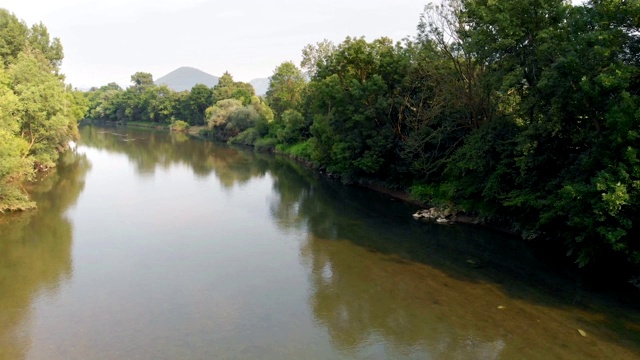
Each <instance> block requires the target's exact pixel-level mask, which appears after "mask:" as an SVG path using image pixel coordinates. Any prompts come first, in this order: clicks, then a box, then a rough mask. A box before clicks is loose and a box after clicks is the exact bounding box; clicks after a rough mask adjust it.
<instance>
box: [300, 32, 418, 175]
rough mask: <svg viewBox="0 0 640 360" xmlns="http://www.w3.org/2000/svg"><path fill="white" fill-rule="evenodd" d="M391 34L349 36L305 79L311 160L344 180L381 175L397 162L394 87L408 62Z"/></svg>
mask: <svg viewBox="0 0 640 360" xmlns="http://www.w3.org/2000/svg"><path fill="white" fill-rule="evenodd" d="M405 55H406V54H405V52H404V50H403V49H402V48H401V47H400V46H395V45H394V44H393V43H392V42H391V40H390V39H388V38H381V39H377V40H374V41H373V42H370V43H369V42H367V41H365V40H364V39H363V38H347V39H346V40H345V41H344V42H343V43H341V44H340V45H339V46H338V47H337V49H336V50H335V51H334V52H333V53H332V54H331V56H329V57H328V58H327V59H325V60H326V61H324V62H323V63H322V64H321V65H320V66H319V67H318V69H316V72H315V75H314V77H313V78H312V79H311V83H310V84H309V96H310V111H311V112H312V114H313V119H314V120H313V125H312V126H311V134H312V135H313V137H314V139H313V149H314V150H313V160H314V161H316V162H318V163H319V164H321V165H323V166H326V168H327V170H328V171H329V172H332V173H336V174H339V175H340V176H341V177H342V179H343V180H344V181H352V180H353V179H354V178H355V177H359V176H382V175H383V173H384V172H385V171H390V170H391V169H392V166H391V165H392V164H393V163H394V162H395V161H394V160H395V156H396V154H395V152H394V151H393V144H394V142H395V140H396V139H395V134H394V130H393V124H392V121H393V119H397V107H396V101H397V100H398V98H397V93H396V89H397V88H398V86H399V85H400V83H401V82H402V79H403V77H404V73H405V72H406V66H407V65H408V62H407V61H406V60H407V58H406V56H405Z"/></svg>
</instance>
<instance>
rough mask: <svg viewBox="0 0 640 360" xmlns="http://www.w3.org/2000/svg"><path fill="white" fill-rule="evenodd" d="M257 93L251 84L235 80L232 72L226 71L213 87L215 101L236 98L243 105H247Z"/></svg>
mask: <svg viewBox="0 0 640 360" xmlns="http://www.w3.org/2000/svg"><path fill="white" fill-rule="evenodd" d="M255 94H256V92H255V90H254V89H253V86H252V85H251V84H249V83H244V82H236V81H233V77H232V76H231V74H229V72H226V71H225V73H224V74H223V75H222V77H220V80H219V81H218V84H217V85H216V86H214V87H213V102H214V103H216V102H218V101H220V100H225V99H236V100H240V101H241V102H242V103H243V105H247V104H249V103H250V102H251V98H252V97H253V96H254V95H255Z"/></svg>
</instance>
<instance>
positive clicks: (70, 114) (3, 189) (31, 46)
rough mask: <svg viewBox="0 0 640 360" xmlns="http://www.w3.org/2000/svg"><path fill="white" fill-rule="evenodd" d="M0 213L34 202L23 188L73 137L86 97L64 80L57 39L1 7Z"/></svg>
mask: <svg viewBox="0 0 640 360" xmlns="http://www.w3.org/2000/svg"><path fill="white" fill-rule="evenodd" d="M0 58H1V59H2V64H1V66H0V212H3V211H14V210H25V209H29V208H32V207H34V206H35V203H33V202H32V201H30V200H29V198H28V196H27V194H26V192H25V191H24V190H23V189H22V185H21V184H22V182H23V181H26V180H30V179H32V178H33V177H34V176H35V173H36V171H45V170H47V169H49V168H52V167H54V166H55V164H56V160H57V159H58V155H59V153H60V152H62V151H64V150H65V149H66V148H67V147H68V143H69V141H70V140H73V139H75V138H76V137H77V121H78V120H79V119H80V118H82V117H83V116H84V113H85V111H86V108H87V106H86V100H85V98H84V96H82V95H81V94H80V93H78V92H77V91H73V90H71V89H70V88H68V87H67V86H65V84H64V82H63V80H62V79H63V76H62V75H61V74H60V73H59V66H60V63H61V61H62V58H63V54H62V45H61V44H60V41H59V40H58V39H53V40H50V38H49V33H48V31H47V28H46V27H45V26H44V25H43V24H41V23H40V24H36V25H33V26H32V27H31V28H28V27H27V25H26V24H25V23H24V22H22V21H20V20H18V19H17V18H16V17H15V15H13V14H11V13H9V12H8V11H6V10H4V9H0Z"/></svg>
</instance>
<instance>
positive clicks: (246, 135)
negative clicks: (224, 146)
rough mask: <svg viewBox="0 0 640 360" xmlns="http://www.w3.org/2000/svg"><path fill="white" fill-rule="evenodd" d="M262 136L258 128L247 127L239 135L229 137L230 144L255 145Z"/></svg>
mask: <svg viewBox="0 0 640 360" xmlns="http://www.w3.org/2000/svg"><path fill="white" fill-rule="evenodd" d="M259 138H260V134H259V133H258V130H256V128H250V129H247V130H245V131H243V132H241V133H240V134H238V135H237V136H234V137H232V138H231V139H229V143H230V144H241V145H254V144H255V143H256V141H258V139H259Z"/></svg>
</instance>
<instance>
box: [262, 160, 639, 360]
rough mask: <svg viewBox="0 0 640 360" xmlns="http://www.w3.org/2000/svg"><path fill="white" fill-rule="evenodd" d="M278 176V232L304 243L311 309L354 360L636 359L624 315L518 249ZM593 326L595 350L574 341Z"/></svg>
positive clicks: (395, 205) (394, 207)
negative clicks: (608, 351)
mask: <svg viewBox="0 0 640 360" xmlns="http://www.w3.org/2000/svg"><path fill="white" fill-rule="evenodd" d="M279 163H280V164H279ZM285 164H286V165H285ZM271 169H272V170H271V174H272V176H273V178H274V190H275V191H274V194H275V195H274V196H273V198H272V199H271V214H272V216H273V218H274V219H275V221H277V223H278V224H279V226H280V227H281V228H284V229H289V230H290V231H297V232H300V233H302V234H304V233H306V237H305V238H304V241H303V242H302V243H301V245H300V247H301V250H300V253H301V257H302V260H303V262H304V264H305V266H306V267H307V268H308V271H309V277H310V282H311V292H310V294H309V305H310V308H311V310H312V313H313V316H314V318H315V319H314V320H315V321H316V323H317V324H320V325H321V326H323V327H325V328H326V330H327V332H328V334H329V335H330V337H331V339H332V342H333V344H334V346H335V347H336V348H337V349H339V350H340V351H341V352H342V353H343V354H344V355H345V356H347V357H354V358H368V357H371V356H373V357H375V356H381V357H388V358H404V357H407V358H424V357H425V356H426V357H429V356H432V357H435V358H453V359H467V358H473V359H497V358H523V357H525V358H531V359H535V358H539V359H545V358H574V357H576V356H577V357H582V358H593V357H594V356H596V357H597V356H598V355H599V354H602V347H604V348H609V347H613V348H616V351H619V354H627V355H630V356H632V354H634V351H637V350H638V349H636V350H633V349H634V347H631V348H628V347H627V345H628V343H627V341H625V340H620V339H629V338H633V337H635V336H637V333H636V332H635V331H633V328H632V327H630V326H631V325H632V324H633V322H634V321H633V320H629V321H628V322H627V323H626V325H625V327H620V326H619V325H618V324H615V323H613V322H611V321H609V320H608V319H609V318H611V319H618V320H614V321H616V322H617V321H620V320H621V319H622V318H623V317H620V314H619V313H615V312H612V311H611V310H610V304H609V303H607V302H606V301H604V302H602V303H599V302H598V301H596V300H595V298H594V296H592V294H588V293H585V292H584V291H583V290H581V289H579V288H577V286H576V283H575V282H572V281H571V279H570V278H566V277H562V276H558V274H557V273H553V272H550V271H549V270H548V269H546V268H545V265H544V264H542V263H540V262H539V261H538V260H537V259H536V258H535V257H534V256H533V255H532V253H531V251H530V250H529V249H528V248H527V247H526V246H525V244H523V243H521V242H519V241H514V240H513V239H510V238H508V237H505V236H501V235H499V234H495V233H492V232H489V231H485V230H482V229H477V228H470V227H465V226H441V225H437V224H426V223H421V222H416V221H414V220H413V219H412V218H411V216H410V214H411V212H412V211H413V208H412V207H411V206H408V205H406V204H403V203H400V202H397V201H391V200H390V199H388V198H386V197H384V196H381V195H379V194H375V193H372V192H370V191H367V190H365V189H359V188H352V187H345V186H343V185H341V184H337V183H332V182H327V181H324V180H321V179H318V178H317V177H315V176H314V175H312V174H310V173H309V172H307V171H304V169H300V167H299V166H298V165H295V164H291V163H290V162H288V161H287V160H284V159H279V160H274V165H273V166H271ZM579 299H588V302H585V303H582V304H580V303H579V302H576V301H577V300H579ZM595 304H597V305H595ZM627 314H628V315H627V316H632V317H633V318H635V319H638V314H637V312H629V313H627ZM631 314H633V315H631ZM587 324H591V327H590V328H589V331H592V332H593V333H596V332H600V334H598V335H599V336H600V339H599V340H598V341H597V342H590V343H589V344H588V345H587V344H585V343H584V341H581V339H579V338H575V335H576V334H577V332H576V330H575V329H577V328H578V327H580V326H582V327H584V326H589V325H587ZM578 336H579V335H578Z"/></svg>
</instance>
